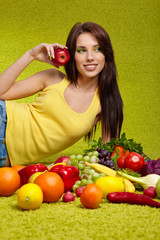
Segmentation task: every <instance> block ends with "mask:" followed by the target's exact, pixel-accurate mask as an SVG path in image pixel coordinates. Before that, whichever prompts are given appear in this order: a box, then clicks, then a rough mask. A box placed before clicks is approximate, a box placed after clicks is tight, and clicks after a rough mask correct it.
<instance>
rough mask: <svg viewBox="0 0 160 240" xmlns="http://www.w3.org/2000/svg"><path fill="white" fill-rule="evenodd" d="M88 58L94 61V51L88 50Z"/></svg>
mask: <svg viewBox="0 0 160 240" xmlns="http://www.w3.org/2000/svg"><path fill="white" fill-rule="evenodd" d="M87 60H88V61H93V60H94V57H93V53H92V51H88V52H87Z"/></svg>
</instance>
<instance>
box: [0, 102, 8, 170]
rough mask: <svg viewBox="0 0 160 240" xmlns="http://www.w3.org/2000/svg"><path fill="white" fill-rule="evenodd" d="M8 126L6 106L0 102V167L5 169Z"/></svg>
mask: <svg viewBox="0 0 160 240" xmlns="http://www.w3.org/2000/svg"><path fill="white" fill-rule="evenodd" d="M6 125H7V115H6V104H5V101H2V100H0V167H3V166H4V165H5V162H6V157H7V149H6V142H5V133H6Z"/></svg>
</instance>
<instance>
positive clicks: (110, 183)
mask: <svg viewBox="0 0 160 240" xmlns="http://www.w3.org/2000/svg"><path fill="white" fill-rule="evenodd" d="M95 184H96V185H98V186H99V187H100V188H101V189H102V191H103V198H106V197H107V195H108V193H111V192H124V184H123V182H122V181H121V180H120V179H118V178H117V177H108V176H106V177H101V178H98V179H97V180H96V182H95Z"/></svg>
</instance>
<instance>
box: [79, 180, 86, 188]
mask: <svg viewBox="0 0 160 240" xmlns="http://www.w3.org/2000/svg"><path fill="white" fill-rule="evenodd" d="M86 184H87V179H82V180H81V183H80V185H81V186H82V187H83V186H86Z"/></svg>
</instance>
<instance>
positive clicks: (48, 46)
mask: <svg viewBox="0 0 160 240" xmlns="http://www.w3.org/2000/svg"><path fill="white" fill-rule="evenodd" d="M44 47H45V48H46V50H47V53H48V56H49V58H51V57H52V58H53V59H54V49H55V48H61V49H63V48H67V47H66V46H65V45H62V44H59V43H53V44H47V43H45V44H44Z"/></svg>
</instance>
